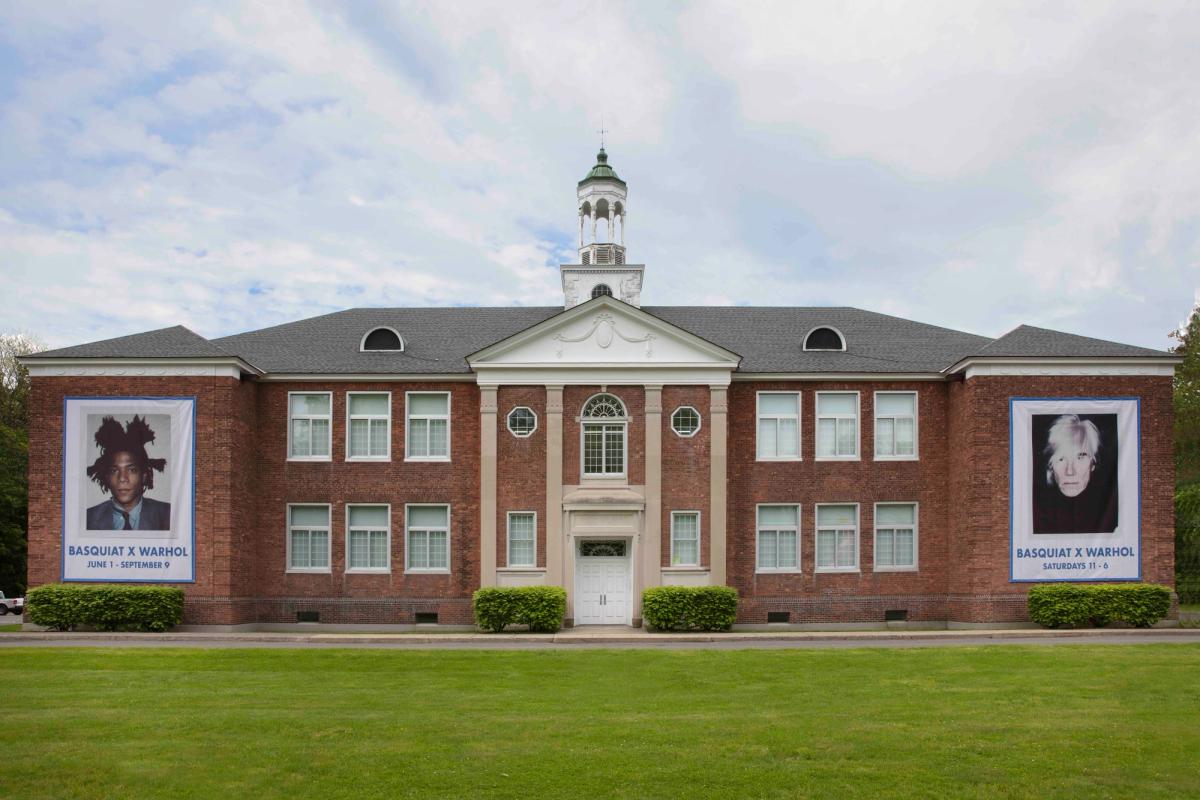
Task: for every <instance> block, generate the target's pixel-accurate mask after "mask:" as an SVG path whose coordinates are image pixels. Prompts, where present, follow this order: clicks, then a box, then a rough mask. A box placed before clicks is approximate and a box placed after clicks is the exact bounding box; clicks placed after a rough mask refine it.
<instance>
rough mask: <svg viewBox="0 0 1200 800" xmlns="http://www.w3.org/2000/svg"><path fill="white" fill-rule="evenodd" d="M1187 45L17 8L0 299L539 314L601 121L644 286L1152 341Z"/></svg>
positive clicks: (1042, 17) (71, 312) (1014, 35)
mask: <svg viewBox="0 0 1200 800" xmlns="http://www.w3.org/2000/svg"><path fill="white" fill-rule="evenodd" d="M281 8H282V9H283V10H281ZM1197 34H1200V12H1197V11H1194V10H1193V9H1192V7H1190V6H1187V5H1181V6H1169V5H1161V4H1160V5H1155V6H1153V7H1149V8H1145V9H1144V8H1139V7H1136V6H1133V5H1130V4H1124V3H1112V4H1101V3H1095V2H1089V3H1086V4H1082V5H1072V6H1068V5H1054V6H1049V7H1047V6H1044V5H1028V6H1027V5H1014V4H1003V5H996V4H991V3H982V4H974V3H962V2H957V3H952V4H934V3H920V4H905V5H897V4H893V3H883V4H878V5H864V4H855V5H853V6H851V7H849V8H846V7H844V6H843V5H840V4H837V5H835V4H807V3H806V4H792V3H779V4H767V3H754V4H741V5H732V4H722V5H714V4H703V5H697V6H689V7H685V8H683V9H675V8H674V7H670V6H655V5H647V4H627V3H607V4H603V5H599V6H598V5H596V4H590V3H589V4H584V3H572V4H560V3H546V4H542V5H538V6H530V5H524V4H518V5H514V4H511V3H506V4H500V3H470V4H454V3H432V4H419V5H414V6H394V5H392V4H381V5H379V6H377V7H370V6H365V5H363V4H357V3H356V4H347V5H334V4H314V5H301V4H292V5H287V6H284V7H281V6H279V5H278V4H276V3H268V2H228V3H224V4H220V5H218V6H215V7H214V6H209V5H203V6H201V5H193V6H173V5H171V4H151V5H149V6H147V5H145V4H121V3H100V4H90V5H87V6H78V7H71V6H68V7H66V8H65V9H64V8H63V7H61V6H55V7H54V8H53V9H48V8H45V7H41V6H37V5H36V4H33V5H30V4H25V5H22V6H8V7H6V8H4V9H2V10H0V47H3V48H5V49H6V50H8V51H9V52H10V53H12V54H15V55H14V57H13V58H11V59H8V60H7V62H6V63H16V64H18V65H19V66H18V67H17V68H16V70H15V72H14V73H13V74H12V75H10V76H9V77H8V79H7V82H8V84H9V86H10V87H11V88H10V92H11V93H10V95H9V96H8V97H7V99H6V100H5V101H4V103H3V104H2V105H0V252H3V253H4V256H3V261H2V262H0V316H2V317H3V318H4V319H5V320H6V322H5V324H6V325H8V326H10V327H13V328H21V329H29V330H32V331H35V332H37V333H39V334H40V335H41V336H43V338H45V339H47V340H48V341H49V342H50V343H51V344H55V345H62V344H70V343H74V342H79V341H85V340H89V339H95V338H101V337H104V336H112V335H120V334H124V333H129V332H133V331H136V330H142V329H147V328H150V327H156V326H158V325H168V324H176V323H183V324H187V325H189V327H193V328H195V329H196V330H198V331H199V332H201V333H203V334H205V335H209V336H216V335H221V334H226V333H231V332H234V331H236V330H242V329H247V328H253V327H258V326H260V325H266V324H272V323H276V322H282V321H286V320H289V319H296V318H300V317H303V316H309V315H312V314H316V313H323V312H325V311H329V310H333V309H335V308H340V307H345V306H350V305H385V304H394V305H440V304H449V303H463V302H468V303H479V304H510V303H520V304H531V303H537V304H554V303H556V302H557V301H558V292H559V283H558V276H557V272H556V270H555V269H554V267H555V265H556V264H557V263H558V262H559V261H561V260H564V259H567V258H569V257H571V255H572V249H571V248H572V246H573V244H572V243H573V240H574V235H575V229H574V219H575V217H574V184H575V181H576V180H578V179H579V178H580V177H581V176H582V175H583V173H584V172H585V171H586V169H587V168H588V167H589V166H590V161H589V159H590V158H591V155H592V152H594V151H593V148H594V146H595V139H596V136H595V133H594V131H595V129H596V128H598V127H599V124H600V118H601V114H604V120H605V123H606V127H609V128H611V129H612V130H613V133H612V134H611V136H610V143H611V146H610V148H609V149H610V154H611V156H612V163H613V164H614V166H615V167H616V168H617V169H618V171H619V172H620V173H621V174H622V175H623V177H625V178H626V179H627V180H628V181H629V182H630V187H631V203H630V225H631V227H630V231H631V233H630V239H629V244H630V255H631V258H632V260H634V261H638V262H643V261H644V262H645V263H647V265H648V270H647V278H646V289H645V293H644V298H645V300H646V302H647V303H648V304H662V303H678V304H702V303H747V302H748V303H759V304H803V305H819V304H836V305H858V306H862V307H867V308H874V309H877V310H881V311H885V312H887V313H897V314H902V315H909V316H914V317H916V318H919V319H924V320H927V321H930V322H935V323H939V324H946V325H951V326H956V327H962V328H966V329H969V330H974V331H977V332H981V333H987V334H997V333H1000V332H1002V331H1003V330H1005V329H1007V328H1009V327H1012V325H1014V324H1017V323H1019V322H1030V323H1034V324H1051V323H1054V324H1058V325H1060V326H1061V327H1064V328H1067V329H1070V330H1075V331H1078V332H1081V333H1088V334H1091V335H1099V336H1108V337H1110V338H1115V339H1119V340H1126V341H1133V342H1136V343H1141V344H1147V345H1152V346H1163V345H1165V344H1166V341H1165V339H1163V336H1162V334H1165V332H1166V331H1167V330H1169V329H1170V327H1171V326H1173V325H1174V324H1175V321H1176V319H1177V318H1178V317H1179V316H1180V313H1181V311H1182V310H1183V309H1184V308H1185V307H1186V304H1187V297H1188V296H1189V295H1190V294H1191V293H1192V291H1193V290H1194V289H1195V287H1196V285H1197V284H1200V277H1198V273H1200V270H1198V269H1197V263H1198V261H1200V252H1198V251H1200V195H1198V192H1200V190H1198V189H1197V187H1200V157H1198V156H1197V155H1196V154H1195V147H1194V142H1195V141H1196V139H1197V136H1198V134H1200V113H1198V112H1200V108H1198V107H1197V106H1198V105H1200V100H1198V99H1197V97H1196V95H1195V93H1194V92H1193V91H1192V87H1191V79H1192V76H1194V75H1195V74H1197V67H1200V64H1198V63H1197V60H1198V56H1197V48H1195V47H1194V41H1195V40H1196V37H1197ZM1064 298H1066V302H1064ZM1101 309H1103V310H1104V311H1105V313H1104V314H1103V315H1100V316H1098V315H1097V314H1096V312H1097V310H1101ZM1159 328H1161V329H1162V330H1158V329H1159Z"/></svg>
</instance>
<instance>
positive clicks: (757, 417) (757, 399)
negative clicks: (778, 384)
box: [754, 389, 804, 524]
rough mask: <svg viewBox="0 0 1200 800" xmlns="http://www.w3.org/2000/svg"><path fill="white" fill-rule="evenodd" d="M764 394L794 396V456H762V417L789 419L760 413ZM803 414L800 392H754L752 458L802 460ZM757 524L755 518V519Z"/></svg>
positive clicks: (776, 449) (776, 428) (783, 416)
mask: <svg viewBox="0 0 1200 800" xmlns="http://www.w3.org/2000/svg"><path fill="white" fill-rule="evenodd" d="M764 394H791V395H795V396H796V455H794V456H778V455H776V456H763V455H762V453H761V452H760V449H759V446H758V435H759V428H760V426H761V424H762V420H763V419H773V420H781V419H791V415H790V414H766V415H764V414H763V413H762V408H761V405H762V402H761V400H762V396H763V395H764ZM803 416H804V397H803V396H802V394H801V393H800V392H790V391H787V390H780V389H772V390H767V391H762V392H756V393H755V396H754V460H755V461H802V460H803V459H804V455H803V454H804V436H803V434H802V433H801V425H800V420H801V418H802V417H803ZM775 452H779V424H778V422H777V423H776V425H775ZM755 524H757V520H756V521H755Z"/></svg>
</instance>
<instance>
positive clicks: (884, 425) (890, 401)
mask: <svg viewBox="0 0 1200 800" xmlns="http://www.w3.org/2000/svg"><path fill="white" fill-rule="evenodd" d="M916 457H917V393H916V392H876V393H875V458H876V459H879V460H904V459H913V458H916Z"/></svg>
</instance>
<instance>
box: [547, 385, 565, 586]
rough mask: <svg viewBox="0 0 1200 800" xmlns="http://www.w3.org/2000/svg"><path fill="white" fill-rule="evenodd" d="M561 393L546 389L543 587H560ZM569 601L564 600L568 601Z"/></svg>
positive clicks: (561, 581)
mask: <svg viewBox="0 0 1200 800" xmlns="http://www.w3.org/2000/svg"><path fill="white" fill-rule="evenodd" d="M562 454H563V390H562V387H561V386H547V387H546V523H545V526H546V585H547V586H563V585H564V583H563V529H562V521H563V507H562V491H563V483H562V472H563V462H562ZM569 599H570V598H568V600H569Z"/></svg>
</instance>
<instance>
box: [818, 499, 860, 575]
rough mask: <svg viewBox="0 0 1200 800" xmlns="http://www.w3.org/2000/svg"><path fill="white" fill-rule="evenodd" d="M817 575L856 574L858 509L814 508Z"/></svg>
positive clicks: (854, 505)
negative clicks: (815, 512) (815, 514)
mask: <svg viewBox="0 0 1200 800" xmlns="http://www.w3.org/2000/svg"><path fill="white" fill-rule="evenodd" d="M816 569H817V572H857V571H858V505H856V504H854V503H846V504H844V505H818V506H817V566H816Z"/></svg>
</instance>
